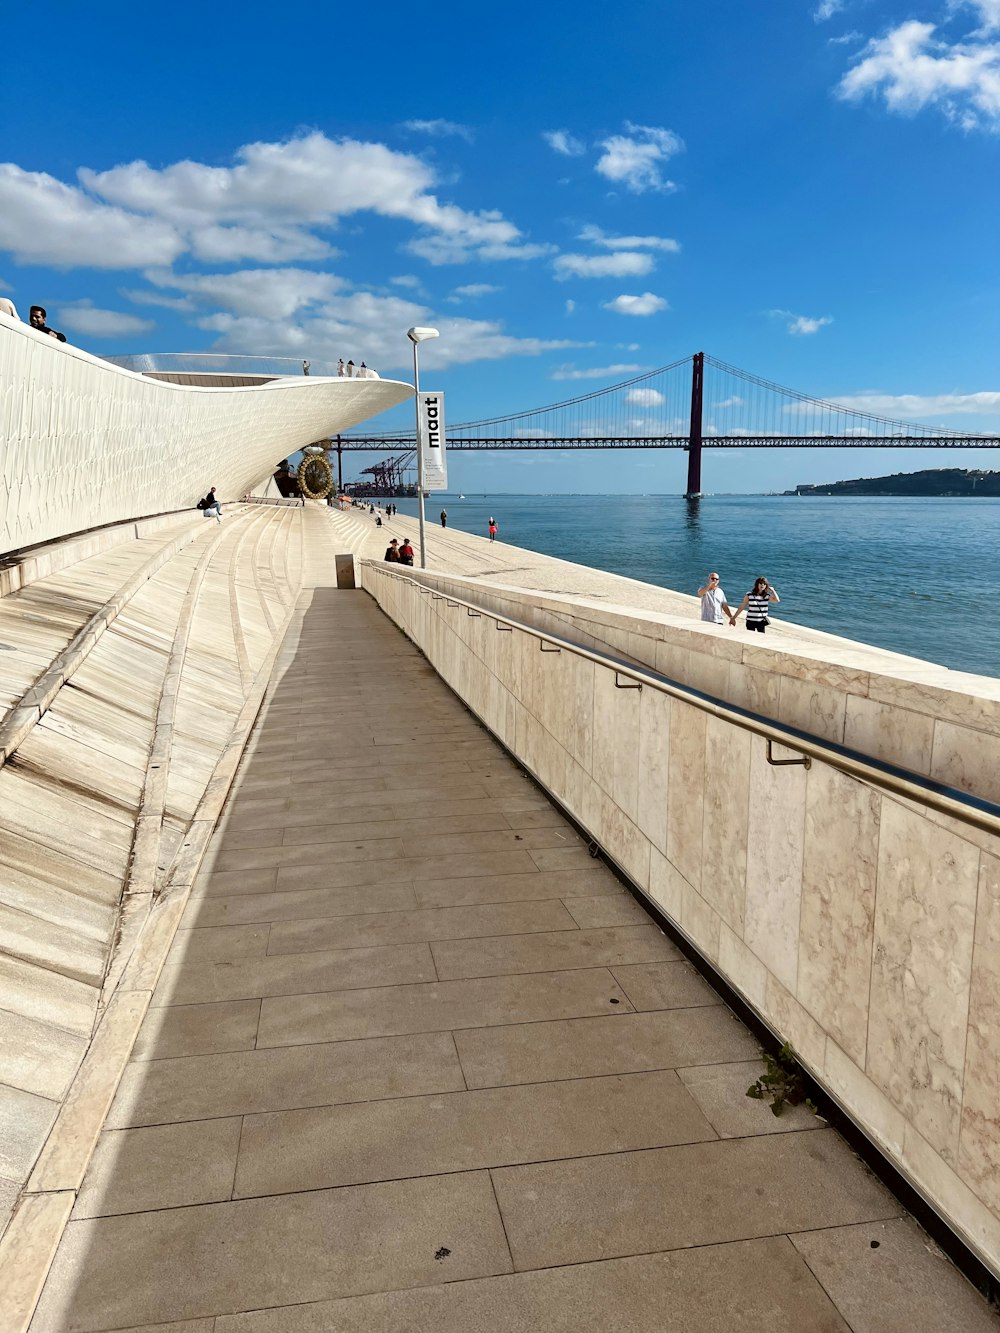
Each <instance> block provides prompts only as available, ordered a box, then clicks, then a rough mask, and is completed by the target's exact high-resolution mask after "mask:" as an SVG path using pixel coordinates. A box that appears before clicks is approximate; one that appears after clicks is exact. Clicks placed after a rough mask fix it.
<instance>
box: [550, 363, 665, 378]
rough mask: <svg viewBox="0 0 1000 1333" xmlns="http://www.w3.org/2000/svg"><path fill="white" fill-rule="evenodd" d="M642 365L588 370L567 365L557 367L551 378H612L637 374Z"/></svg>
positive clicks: (599, 367)
mask: <svg viewBox="0 0 1000 1333" xmlns="http://www.w3.org/2000/svg"><path fill="white" fill-rule="evenodd" d="M640 370H642V366H629V365H617V366H590V367H588V368H587V369H586V370H578V369H577V367H576V366H573V365H565V366H559V367H557V368H556V369H555V370H554V371H553V372H552V374H551V375H550V376H549V379H553V380H610V379H615V378H617V377H620V376H622V375H635V374H637V373H638V372H639V371H640Z"/></svg>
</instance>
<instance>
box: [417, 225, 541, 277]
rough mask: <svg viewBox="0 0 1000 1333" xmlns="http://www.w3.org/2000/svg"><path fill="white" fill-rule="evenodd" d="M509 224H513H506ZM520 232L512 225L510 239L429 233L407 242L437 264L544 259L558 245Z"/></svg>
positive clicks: (431, 262) (429, 261)
mask: <svg viewBox="0 0 1000 1333" xmlns="http://www.w3.org/2000/svg"><path fill="white" fill-rule="evenodd" d="M505 225H507V226H509V225H510V224H509V223H508V224H505ZM519 235H520V233H519V232H518V231H517V228H516V227H514V228H512V237H511V240H510V241H496V242H493V243H489V244H487V243H479V242H470V241H469V239H468V237H466V236H443V235H429V236H421V237H418V238H417V240H415V241H411V242H410V243H409V245H407V247H406V248H407V250H409V252H410V254H413V255H417V256H418V258H420V259H426V260H427V262H428V264H433V265H435V267H437V266H438V265H441V264H464V263H466V261H467V260H470V259H481V260H483V261H485V262H489V261H499V262H502V261H504V260H507V259H540V258H541V257H542V256H543V255H548V254H551V253H552V251H553V250H554V249H555V246H554V245H528V244H525V243H524V242H522V241H520V240H519V239H518V237H519Z"/></svg>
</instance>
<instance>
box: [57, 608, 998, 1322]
mask: <svg viewBox="0 0 1000 1333" xmlns="http://www.w3.org/2000/svg"><path fill="white" fill-rule="evenodd" d="M758 1069H759V1063H758V1061H757V1057H756V1047H755V1044H754V1042H753V1040H752V1039H751V1037H750V1036H749V1034H748V1033H747V1032H746V1031H745V1030H744V1029H743V1028H742V1027H741V1025H740V1024H739V1023H738V1022H737V1020H736V1019H735V1018H734V1017H733V1016H732V1015H731V1014H730V1013H729V1011H728V1010H727V1009H725V1008H724V1007H723V1005H722V1004H721V1003H720V1002H719V1000H718V997H717V996H716V995H715V994H714V992H712V991H711V990H709V988H708V987H707V986H706V985H705V983H704V982H703V981H702V980H701V979H700V978H699V977H698V975H697V974H696V973H695V972H694V970H693V969H692V968H691V967H690V965H689V964H688V963H686V962H685V961H683V960H682V959H681V958H680V956H679V954H678V953H677V951H676V950H675V949H674V948H673V946H672V945H671V944H670V943H669V941H668V940H667V939H666V938H665V937H664V936H663V935H661V934H660V932H659V930H658V929H657V927H656V926H655V925H654V924H653V923H652V922H651V921H650V920H649V919H647V918H646V917H645V915H644V913H643V912H642V910H641V909H640V908H639V907H638V906H637V904H636V903H635V902H634V901H633V899H632V898H631V897H630V896H628V895H627V894H626V893H624V892H623V891H622V889H621V887H620V885H619V884H618V882H617V881H616V880H615V879H614V878H613V876H612V875H611V874H610V872H609V871H607V870H606V869H605V868H604V867H603V866H602V865H601V864H600V863H598V862H595V861H593V860H591V859H590V857H589V856H588V854H587V851H586V848H585V847H584V846H583V845H582V843H581V842H580V840H579V838H578V837H577V835H576V833H575V832H574V830H573V829H572V828H571V827H570V826H569V825H568V824H567V823H566V822H565V821H564V820H563V819H562V818H561V816H560V815H559V813H558V812H557V811H556V810H555V809H554V808H553V807H552V806H551V805H550V804H549V803H548V802H547V801H546V799H545V798H544V797H543V796H542V795H541V794H540V793H539V792H538V790H537V789H536V788H535V787H534V786H533V785H532V784H530V783H529V782H528V781H527V780H526V779H525V778H524V777H523V776H522V775H521V774H520V773H519V771H518V770H517V769H516V767H515V766H514V765H513V764H512V763H511V761H510V760H509V759H508V758H507V757H506V755H505V754H504V752H503V751H502V750H501V749H500V748H499V747H498V746H497V745H496V744H495V743H494V742H493V741H492V739H491V738H490V737H489V736H488V735H487V734H486V733H485V732H484V731H483V730H482V729H481V728H480V727H479V726H478V724H477V723H476V722H475V720H474V719H473V718H472V717H471V716H470V715H469V714H468V713H467V712H466V711H465V709H464V708H463V707H462V706H461V705H460V704H459V703H458V702H457V700H456V699H455V698H454V696H453V695H452V694H451V693H450V691H449V690H448V689H447V688H446V686H445V685H444V684H443V683H442V682H441V681H440V680H439V678H438V677H437V676H436V675H435V674H434V673H433V672H432V671H431V669H430V668H429V667H428V665H427V663H426V662H425V661H424V659H423V658H422V657H421V656H420V655H419V654H418V653H417V652H416V650H415V649H414V648H413V647H412V646H411V645H410V644H409V643H408V641H407V640H406V639H404V638H403V636H402V635H400V634H399V633H398V631H397V630H396V629H395V627H394V626H393V625H391V624H390V622H389V621H388V620H386V619H385V618H384V617H383V616H382V615H381V613H380V612H379V611H378V609H377V608H376V607H375V606H374V604H373V603H372V602H371V601H370V600H369V599H368V598H367V597H366V596H365V594H363V593H360V592H358V593H347V592H336V591H333V590H331V589H324V588H319V589H317V590H316V591H315V592H313V593H312V594H306V595H305V596H304V598H303V606H302V607H301V608H300V610H299V612H298V613H297V617H296V620H295V621H293V627H292V630H291V632H290V635H289V638H288V641H287V642H286V644H285V648H284V651H283V657H282V659H281V660H280V665H279V668H278V670H277V672H276V677H275V685H274V688H273V693H272V695H271V697H270V700H269V702H268V704H267V706H266V708H265V711H264V713H263V714H262V718H261V720H260V722H259V724H258V728H257V730H256V732H255V735H254V738H253V741H252V743H251V747H250V750H249V752H248V753H247V755H246V756H245V759H244V762H243V766H242V770H241V774H240V777H239V780H238V785H237V787H236V789H235V791H234V793H233V795H232V796H231V798H230V801H229V804H228V806H227V809H226V811H225V813H224V816H223V820H222V822H221V824H220V826H219V829H218V831H217V834H216V837H215V842H214V845H213V849H212V852H211V854H210V857H209V860H208V861H207V862H206V865H205V868H204V871H203V874H202V877H201V879H200V881H199V883H198V885H197V888H196V893H195V896H194V897H193V898H192V900H191V902H190V903H189V906H188V908H187V911H186V915H185V918H184V920H183V922H182V928H181V930H180V931H179V932H178V934H177V937H176V940H175V943H174V945H173V949H172V953H171V955H170V957H169V959H168V962H167V965H166V967H165V969H164V971H163V974H162V977H161V979H160V982H159V986H158V989H157V991H156V994H155V997H154V1000H153V1008H152V1009H151V1011H150V1014H149V1016H148V1017H147V1019H146V1021H145V1025H144V1027H143V1029H142V1031H141V1033H140V1038H139V1042H138V1044H137V1046H136V1048H135V1050H134V1053H133V1058H132V1061H131V1063H130V1064H129V1066H128V1067H127V1069H126V1073H125V1077H124V1079H123V1082H122V1084H121V1086H120V1089H119V1092H118V1096H117V1099H116V1101H115V1103H114V1106H113V1108H112V1111H111V1115H110V1118H109V1121H108V1124H107V1126H106V1129H105V1132H104V1133H103V1135H102V1137H101V1140H100V1142H99V1145H98V1148H97V1151H96V1153H95V1156H94V1158H93V1159H92V1162H91V1165H90V1168H89V1171H88V1174H87V1177H86V1179H85V1182H84V1185H83V1188H82V1190H81V1191H80V1194H79V1198H78V1201H77V1204H76V1207H75V1209H74V1214H73V1220H72V1221H71V1222H70V1223H69V1226H68V1228H67V1231H66V1234H65V1236H64V1238H63V1241H62V1244H61V1247H60V1250H59V1252H58V1254H57V1256H56V1259H55V1262H54V1264H53V1267H52V1270H51V1273H50V1277H49V1281H48V1284H47V1287H46V1290H45V1292H44V1294H43V1297H42V1301H41V1304H40V1306H39V1308H38V1310H37V1313H36V1316H35V1319H34V1321H33V1323H32V1329H33V1330H34V1333H55V1331H56V1330H60V1331H61V1330H68V1329H73V1330H91V1331H93V1330H111V1329H114V1330H137V1329H138V1328H139V1327H140V1326H145V1325H150V1324H152V1325H155V1326H156V1328H157V1329H158V1330H160V1333H163V1329H164V1326H165V1327H166V1328H167V1329H169V1330H171V1333H306V1331H307V1330H309V1331H310V1333H320V1331H321V1330H329V1329H337V1330H339V1333H349V1331H350V1330H357V1331H358V1333H361V1330H365V1333H368V1331H369V1330H372V1329H378V1330H380V1333H404V1330H407V1331H409V1330H426V1329H432V1328H433V1329H438V1330H441V1333H475V1330H478V1329H484V1330H485V1329H489V1330H491V1333H537V1331H538V1330H547V1331H552V1333H556V1331H558V1330H565V1331H566V1333H570V1330H572V1333H598V1330H600V1333H607V1330H608V1329H609V1328H615V1329H616V1330H626V1329H627V1330H629V1331H630V1333H663V1331H664V1330H669V1329H677V1330H681V1329H683V1330H685V1333H709V1331H710V1330H712V1331H714V1333H722V1331H723V1330H724V1331H725V1333H738V1331H739V1330H748V1331H749V1330H751V1329H754V1330H755V1329H758V1328H761V1327H773V1328H788V1329H795V1330H796V1333H847V1330H851V1329H853V1330H861V1329H865V1330H890V1329H901V1328H906V1329H907V1330H908V1333H922V1331H924V1330H926V1333H931V1331H932V1330H933V1333H944V1331H945V1330H948V1329H953V1330H959V1329H961V1330H963V1331H964V1333H978V1331H979V1330H986V1329H992V1328H995V1327H996V1326H995V1324H994V1322H993V1317H992V1316H991V1315H990V1314H989V1313H988V1311H987V1309H986V1307H985V1305H984V1304H983V1303H982V1302H981V1301H980V1299H979V1297H978V1296H977V1295H976V1294H975V1293H974V1292H973V1290H972V1289H971V1288H970V1287H968V1286H967V1285H966V1283H965V1282H964V1280H963V1279H962V1278H961V1277H960V1276H959V1275H958V1273H957V1272H956V1271H955V1270H954V1269H953V1268H951V1266H950V1265H949V1264H948V1263H947V1262H946V1261H945V1260H944V1259H942V1258H941V1257H940V1256H939V1255H938V1254H937V1252H936V1251H935V1250H934V1249H933V1247H932V1246H930V1245H929V1242H928V1241H927V1239H926V1237H925V1236H924V1235H923V1233H922V1232H921V1231H920V1230H919V1229H918V1228H917V1227H916V1225H915V1224H914V1223H913V1222H912V1220H911V1219H909V1218H907V1217H906V1216H905V1215H904V1213H903V1210H902V1209H901V1207H900V1205H899V1204H898V1202H897V1201H896V1200H895V1199H893V1198H892V1197H891V1196H890V1195H889V1194H888V1193H887V1192H886V1191H885V1190H884V1189H883V1187H882V1186H881V1185H880V1184H879V1183H878V1182H877V1181H876V1180H875V1179H874V1178H873V1177H872V1176H871V1175H870V1174H869V1173H868V1172H867V1170H866V1169H865V1168H864V1167H863V1166H862V1165H861V1164H860V1163H859V1162H858V1160H857V1159H856V1158H855V1157H854V1156H853V1155H852V1154H851V1152H850V1151H849V1150H848V1149H847V1147H846V1146H845V1144H844V1143H843V1142H842V1141H841V1140H840V1139H839V1138H838V1136H837V1135H836V1134H835V1133H834V1132H833V1131H831V1130H829V1129H827V1128H825V1127H824V1126H823V1125H822V1123H821V1122H819V1121H816V1120H814V1119H813V1118H812V1117H811V1116H810V1115H809V1114H808V1113H807V1112H805V1111H804V1110H801V1109H800V1110H797V1111H793V1112H789V1113H788V1114H786V1115H785V1116H783V1117H782V1118H781V1119H780V1120H776V1119H774V1117H772V1115H771V1114H770V1112H769V1110H768V1109H767V1108H766V1107H765V1106H763V1105H761V1104H759V1103H755V1102H752V1101H749V1100H748V1099H747V1098H746V1097H745V1096H744V1095H743V1094H744V1090H745V1088H746V1087H747V1085H748V1084H749V1083H750V1082H751V1080H752V1079H753V1078H754V1077H755V1076H756V1073H757V1072H758ZM876 1246H877V1248H875V1247H876Z"/></svg>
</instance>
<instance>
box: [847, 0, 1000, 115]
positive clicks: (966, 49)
mask: <svg viewBox="0 0 1000 1333" xmlns="http://www.w3.org/2000/svg"><path fill="white" fill-rule="evenodd" d="M976 9H977V12H978V13H979V15H980V17H981V18H982V19H983V21H984V23H985V24H986V25H987V26H989V27H993V26H994V23H995V21H996V12H995V11H1000V4H997V3H996V0H990V3H983V0H980V3H978V4H977V5H976ZM936 31H937V29H936V27H935V25H934V24H933V23H921V22H919V21H917V20H916V19H910V20H908V21H907V22H905V23H901V24H899V26H898V27H896V28H893V29H892V30H891V31H889V32H888V33H887V34H886V35H885V36H884V37H878V38H875V39H873V40H872V41H870V42H869V43H868V44H867V46H865V48H864V49H863V50H862V51H861V52H860V53H859V55H858V60H857V63H856V64H855V65H854V66H853V68H852V69H850V70H848V72H847V73H846V74H845V75H844V77H843V78H842V79H841V81H840V83H839V84H838V86H837V92H838V94H839V95H840V96H841V97H842V98H843V99H844V100H845V101H849V102H850V101H853V102H856V101H860V100H861V99H862V98H864V97H867V96H873V97H877V96H880V95H881V97H882V98H883V99H884V101H885V104H886V106H887V107H888V108H889V110H890V111H894V112H898V113H900V114H902V115H915V114H916V113H917V112H919V111H922V110H924V109H926V108H927V107H937V108H938V109H939V110H940V111H941V112H942V113H943V114H944V115H945V117H946V118H947V119H948V120H950V121H952V122H953V123H954V124H957V125H959V126H961V128H963V129H967V130H969V129H976V128H982V129H990V130H994V131H997V132H1000V42H997V41H988V40H985V39H984V36H983V34H982V33H978V34H971V35H970V36H969V37H967V38H966V39H965V40H964V41H947V40H944V39H941V38H936V37H935V35H934V34H935V32H936Z"/></svg>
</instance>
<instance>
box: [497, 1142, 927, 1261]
mask: <svg viewBox="0 0 1000 1333" xmlns="http://www.w3.org/2000/svg"><path fill="white" fill-rule="evenodd" d="M491 1174H492V1177H493V1183H494V1186H495V1188H496V1192H497V1199H498V1201H499V1204H500V1210H501V1212H502V1214H503V1219H504V1227H505V1229H506V1232H507V1238H508V1240H509V1242H510V1247H511V1253H512V1255H513V1258H514V1266H515V1268H517V1269H526V1268H549V1267H552V1266H553V1265H556V1264H569V1263H587V1262H590V1261H592V1260H595V1259H610V1258H613V1257H614V1256H616V1255H626V1254H637V1253H644V1252H650V1251H654V1250H670V1249H678V1248H682V1247H683V1248H687V1247H690V1246H692V1245H714V1244H718V1243H720V1242H722V1241H726V1240H749V1239H751V1238H753V1237H755V1236H773V1235H778V1234H781V1233H782V1232H789V1231H806V1230H810V1229H812V1228H814V1227H817V1228H818V1227H825V1226H830V1225H833V1226H846V1225H849V1224H851V1223H857V1222H869V1221H881V1220H884V1219H888V1218H892V1217H899V1216H900V1214H901V1213H902V1208H901V1206H900V1204H899V1203H898V1202H897V1201H896V1200H895V1199H894V1198H893V1197H892V1195H891V1194H890V1193H889V1191H888V1190H887V1189H886V1188H885V1187H884V1186H883V1185H881V1184H880V1183H879V1182H878V1181H877V1180H876V1179H875V1177H874V1176H873V1175H872V1174H871V1173H870V1172H869V1171H868V1169H867V1168H866V1167H865V1166H863V1165H862V1163H861V1162H860V1161H859V1160H858V1159H857V1158H856V1157H855V1156H854V1155H853V1153H852V1152H851V1151H850V1149H849V1148H848V1147H847V1146H846V1144H845V1143H844V1142H843V1140H842V1139H840V1138H839V1137H838V1136H837V1135H836V1134H835V1133H834V1132H833V1131H832V1130H818V1131H806V1132H799V1133H791V1134H777V1135H765V1136H762V1137H759V1138H748V1139H719V1140H716V1141H715V1142H713V1143H700V1144H691V1145H688V1144H685V1145H682V1146H680V1147H676V1148H654V1149H651V1150H648V1151H644V1152H633V1153H618V1154H616V1155H614V1156H609V1157H587V1158H581V1159H579V1160H574V1161H567V1162H552V1163H545V1164H541V1165H535V1166H510V1167H501V1168H500V1169H499V1170H494V1171H493V1172H492V1173H491Z"/></svg>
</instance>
